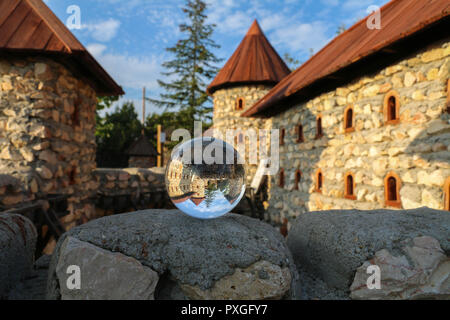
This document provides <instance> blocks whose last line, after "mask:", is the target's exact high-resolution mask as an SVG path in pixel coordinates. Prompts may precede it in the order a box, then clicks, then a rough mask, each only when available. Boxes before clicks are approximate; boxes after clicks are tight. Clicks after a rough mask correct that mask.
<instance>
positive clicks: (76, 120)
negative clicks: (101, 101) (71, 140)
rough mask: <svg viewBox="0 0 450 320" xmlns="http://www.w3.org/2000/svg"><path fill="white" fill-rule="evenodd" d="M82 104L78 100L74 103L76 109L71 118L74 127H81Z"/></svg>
mask: <svg viewBox="0 0 450 320" xmlns="http://www.w3.org/2000/svg"><path fill="white" fill-rule="evenodd" d="M80 104H81V102H80V100H78V99H77V100H76V101H75V103H74V109H73V113H72V116H71V120H72V127H78V126H80Z"/></svg>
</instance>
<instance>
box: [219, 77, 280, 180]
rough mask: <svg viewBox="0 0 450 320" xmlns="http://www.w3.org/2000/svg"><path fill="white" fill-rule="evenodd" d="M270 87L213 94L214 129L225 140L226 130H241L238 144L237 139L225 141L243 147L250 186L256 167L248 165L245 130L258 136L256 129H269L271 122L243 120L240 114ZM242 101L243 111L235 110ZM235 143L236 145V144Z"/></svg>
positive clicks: (229, 90)
mask: <svg viewBox="0 0 450 320" xmlns="http://www.w3.org/2000/svg"><path fill="white" fill-rule="evenodd" d="M271 88H272V87H271V86H267V85H248V86H241V87H234V88H231V89H220V90H217V91H216V92H215V93H214V114H213V122H214V129H217V130H219V131H220V132H221V134H222V135H223V138H224V139H225V138H226V130H228V129H239V130H243V139H242V141H243V142H242V143H240V141H239V139H238V140H237V141H236V139H233V141H227V142H228V143H230V144H231V145H233V146H235V147H236V148H237V149H238V148H239V144H240V145H241V146H242V150H243V148H244V145H245V150H246V151H245V154H246V167H245V170H246V174H247V184H250V183H251V181H252V179H253V176H254V175H255V173H256V169H257V165H249V158H248V156H249V143H248V140H247V138H246V132H245V130H247V129H254V130H256V134H258V129H269V130H270V126H271V120H270V119H268V120H266V119H260V118H244V117H241V114H242V113H243V112H244V111H245V110H247V109H249V108H251V107H252V106H253V105H254V104H255V103H256V102H257V101H258V100H260V99H261V98H262V97H264V96H265V95H266V94H267V92H269V90H270V89H271ZM240 98H242V99H243V109H242V110H236V104H237V101H238V99H240ZM269 139H270V138H269V137H268V138H267V143H269V141H270V140H269ZM236 142H237V144H236Z"/></svg>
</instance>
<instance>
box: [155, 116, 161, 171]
mask: <svg viewBox="0 0 450 320" xmlns="http://www.w3.org/2000/svg"><path fill="white" fill-rule="evenodd" d="M156 128H157V129H156V130H157V131H156V139H157V143H156V148H157V150H156V151H157V153H158V157H157V160H156V166H157V167H158V168H161V167H162V147H161V125H160V124H158V126H157V127H156Z"/></svg>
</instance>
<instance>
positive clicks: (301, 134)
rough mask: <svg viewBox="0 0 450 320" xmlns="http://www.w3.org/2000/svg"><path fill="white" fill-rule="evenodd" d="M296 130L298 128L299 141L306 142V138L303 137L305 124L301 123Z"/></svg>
mask: <svg viewBox="0 0 450 320" xmlns="http://www.w3.org/2000/svg"><path fill="white" fill-rule="evenodd" d="M296 130H297V142H304V141H305V138H304V137H303V126H302V125H301V124H299V125H298V126H297V129H296Z"/></svg>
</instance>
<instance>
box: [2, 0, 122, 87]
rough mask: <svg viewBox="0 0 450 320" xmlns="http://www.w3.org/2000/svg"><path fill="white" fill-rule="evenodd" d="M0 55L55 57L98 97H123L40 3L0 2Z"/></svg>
mask: <svg viewBox="0 0 450 320" xmlns="http://www.w3.org/2000/svg"><path fill="white" fill-rule="evenodd" d="M0 52H27V53H38V54H52V55H56V56H58V57H61V58H62V61H64V62H65V63H66V64H68V65H69V66H71V67H72V69H73V70H75V71H80V73H81V74H82V76H84V77H85V78H86V79H85V80H87V81H88V82H89V83H90V84H91V85H92V86H93V87H94V89H95V90H96V91H97V93H98V94H99V95H112V96H117V95H122V94H123V93H124V92H123V90H122V88H121V87H120V86H119V85H118V84H117V83H116V82H115V81H114V80H113V79H112V78H111V77H110V76H109V75H108V73H107V72H106V71H105V70H104V69H103V68H102V67H101V66H100V64H99V63H98V62H97V61H96V60H95V59H94V58H93V57H92V56H91V54H90V53H89V52H88V51H87V50H86V49H85V48H84V46H83V45H82V44H81V43H80V42H79V41H78V40H77V39H76V38H75V36H74V35H73V34H72V33H71V32H70V31H69V30H68V29H67V28H66V26H65V25H64V24H63V23H62V22H61V21H60V20H59V19H58V18H57V17H56V16H55V15H54V14H53V12H52V11H51V10H50V9H49V8H48V7H47V6H46V5H45V4H44V3H43V2H42V0H1V1H0Z"/></svg>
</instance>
